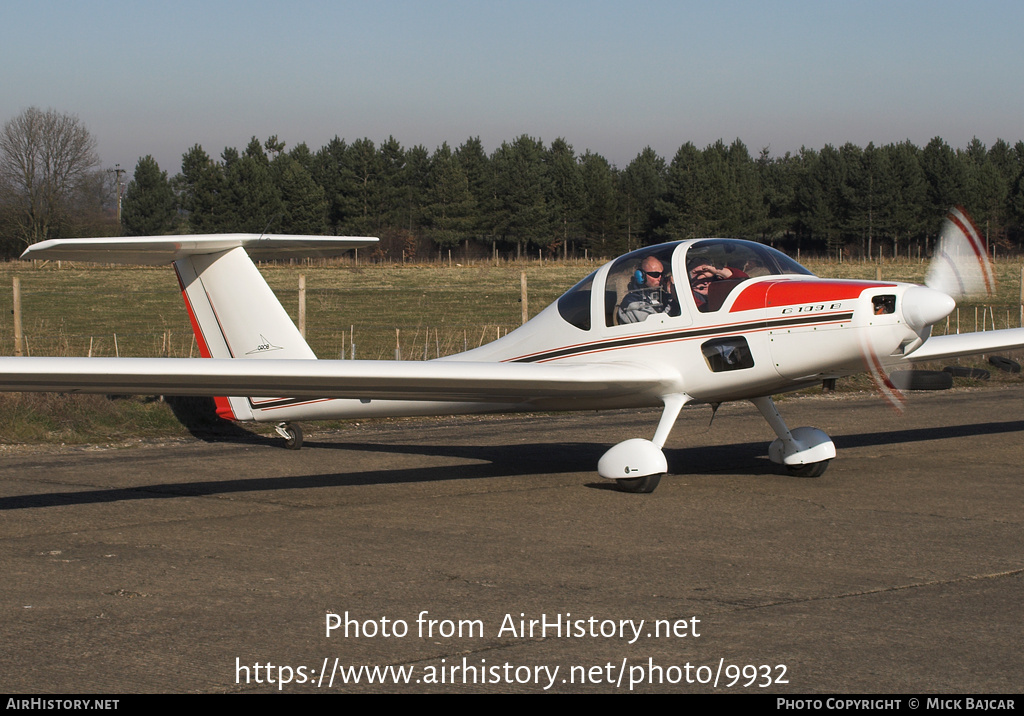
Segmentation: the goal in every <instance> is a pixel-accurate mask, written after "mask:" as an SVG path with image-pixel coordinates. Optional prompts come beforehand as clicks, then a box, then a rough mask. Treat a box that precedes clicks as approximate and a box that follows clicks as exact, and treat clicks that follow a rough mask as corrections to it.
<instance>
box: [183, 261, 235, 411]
mask: <svg viewBox="0 0 1024 716" xmlns="http://www.w3.org/2000/svg"><path fill="white" fill-rule="evenodd" d="M174 275H175V276H177V277H178V286H180V287H181V297H182V298H183V299H185V310H186V311H188V320H189V321H190V322H191V323H192V333H193V334H194V335H195V337H196V344H197V345H198V346H199V355H201V356H202V357H203V358H212V357H213V354H212V353H210V347H209V346H208V345H206V339H205V338H204V337H203V330H202V328H200V327H199V320H198V319H197V318H196V312H195V311H194V310H193V309H192V302H191V301H190V300H188V293H187V292H186V291H185V284H184V283H183V282H182V280H181V274H180V273H178V267H177V266H175V267H174ZM213 404H214V405H215V406H216V407H217V417H220V418H224V419H225V420H236V419H237V418H236V417H235V411H233V410H232V409H231V401H229V400H228V399H227V397H226V396H223V395H217V396H214V398H213Z"/></svg>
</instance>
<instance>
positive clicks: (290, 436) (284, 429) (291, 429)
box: [274, 423, 302, 450]
mask: <svg viewBox="0 0 1024 716" xmlns="http://www.w3.org/2000/svg"><path fill="white" fill-rule="evenodd" d="M274 431H275V432H276V433H277V434H278V435H280V436H281V437H283V438H284V446H285V447H286V448H288V449H289V450H298V449H299V448H301V447H302V428H300V427H299V426H298V425H296V424H294V423H278V424H277V425H275V426H274Z"/></svg>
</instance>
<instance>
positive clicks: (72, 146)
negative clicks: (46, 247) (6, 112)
mask: <svg viewBox="0 0 1024 716" xmlns="http://www.w3.org/2000/svg"><path fill="white" fill-rule="evenodd" d="M98 165H99V157H98V156H97V155H96V140H95V139H93V136H92V135H91V134H90V133H89V130H87V129H86V128H85V127H84V126H83V125H82V123H81V122H80V121H79V119H78V117H76V116H75V115H71V114H61V113H59V112H56V111H55V110H52V109H50V110H46V111H45V112H44V111H43V110H40V109H38V108H37V107H29V108H28V109H26V110H25V111H24V112H22V113H21V114H20V115H18V116H17V117H15V118H14V119H12V120H10V121H9V122H7V123H6V124H5V125H4V127H3V132H2V133H0V190H2V191H3V203H4V204H5V205H6V207H7V208H8V210H9V212H10V213H9V214H8V216H9V217H10V218H11V219H13V221H14V224H15V226H16V229H17V233H18V234H19V236H18V239H19V240H20V241H21V242H22V243H24V244H25V245H28V244H34V243H36V242H38V241H42V240H43V239H47V238H50V237H51V236H52V235H53V234H54V232H55V231H57V230H58V229H59V227H60V225H61V223H62V222H63V221H64V220H65V218H66V216H67V213H68V211H69V210H70V209H71V207H72V204H73V202H74V199H75V197H76V194H77V193H79V192H80V191H81V190H82V188H83V187H82V185H83V183H84V182H86V181H87V180H89V179H90V176H91V175H93V174H94V170H95V168H96V167H97V166H98Z"/></svg>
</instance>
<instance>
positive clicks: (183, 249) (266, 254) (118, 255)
mask: <svg viewBox="0 0 1024 716" xmlns="http://www.w3.org/2000/svg"><path fill="white" fill-rule="evenodd" d="M376 243H377V239H376V238H374V237H371V236H286V235H273V234H194V235H184V236H106V237H99V238H94V239H50V240H48V241H41V242H39V243H38V244H33V245H32V246H29V247H28V249H26V250H25V253H23V254H22V255H21V258H23V259H50V260H53V261H92V262H95V263H106V264H132V265H139V266H161V265H164V264H169V263H173V262H175V261H178V260H179V259H183V258H187V257H189V256H200V255H203V254H215V253H220V252H222V251H228V250H230V249H234V248H238V247H241V248H243V249H245V252H246V253H247V254H248V255H249V257H250V258H252V259H253V260H254V261H270V260H274V259H293V258H307V257H314V258H319V257H327V256H337V255H339V254H341V253H344V252H345V251H349V250H350V249H358V248H360V247H362V246H371V245H373V244H376Z"/></svg>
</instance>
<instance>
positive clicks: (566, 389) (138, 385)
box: [0, 358, 680, 410]
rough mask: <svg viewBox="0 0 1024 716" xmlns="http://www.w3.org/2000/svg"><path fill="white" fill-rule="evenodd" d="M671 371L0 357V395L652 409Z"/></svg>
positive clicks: (674, 381) (668, 385)
mask: <svg viewBox="0 0 1024 716" xmlns="http://www.w3.org/2000/svg"><path fill="white" fill-rule="evenodd" d="M679 383H680V376H679V374H678V373H677V372H676V373H674V374H673V371H672V370H671V369H667V368H662V369H658V368H653V367H650V366H645V365H640V364H637V363H594V364H574V365H541V364H532V363H478V362H466V361H425V362H419V361H344V360H335V361H326V360H259V361H249V360H234V359H216V358H209V359H191V360H190V359H188V358H0V391H13V392H50V391H56V392H66V393H127V394H137V395H212V396H216V395H238V396H250V397H251V396H269V395H276V396H288V397H290V398H307V397H308V398H355V399H361V400H370V399H381V400H429V401H457V402H469V403H508V404H527V405H534V406H536V407H538V408H540V409H554V410H559V409H560V410H570V409H574V408H577V407H580V406H579V405H577V403H579V402H581V401H582V402H583V403H584V404H586V406H587V407H591V405H592V404H594V405H599V406H600V407H618V406H620V405H621V406H622V407H630V406H635V405H648V404H649V405H659V404H660V403H661V397H662V396H664V395H667V394H669V393H673V392H679V390H680V389H679Z"/></svg>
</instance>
